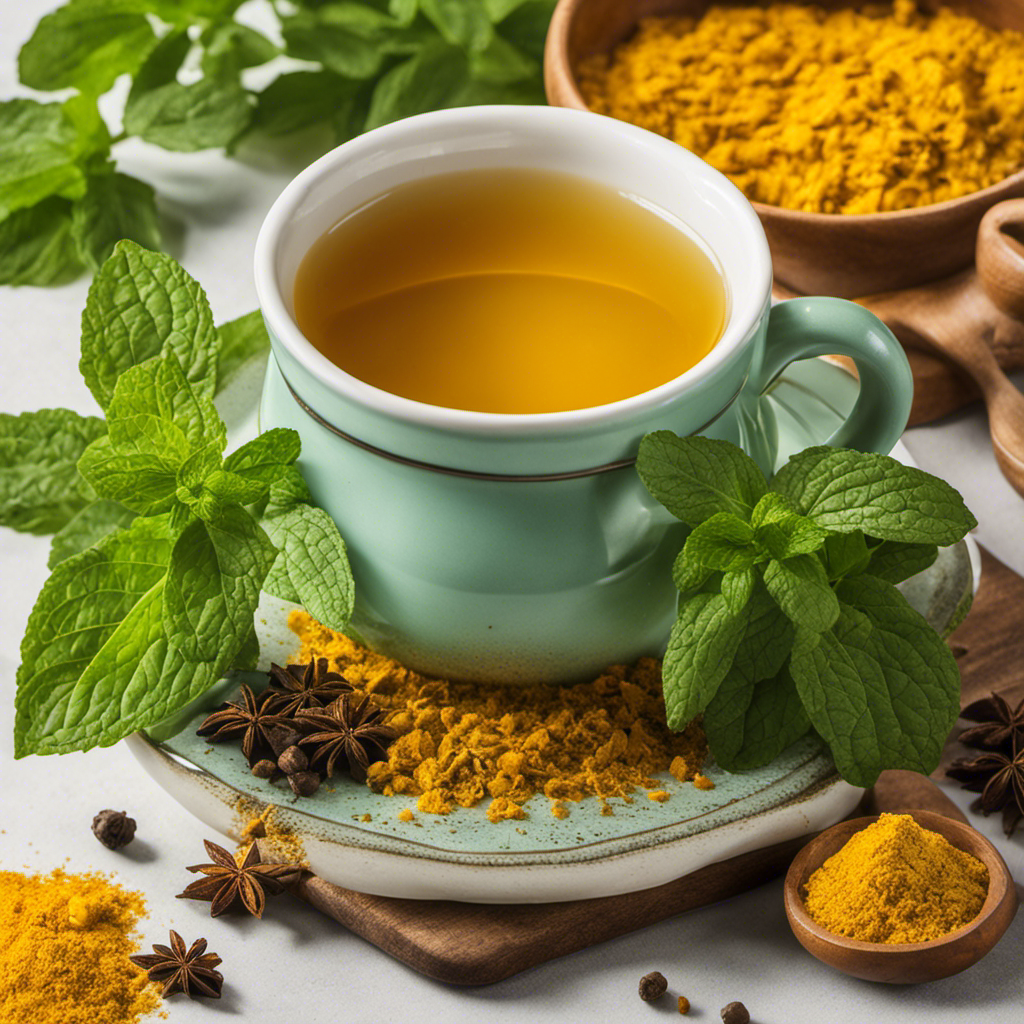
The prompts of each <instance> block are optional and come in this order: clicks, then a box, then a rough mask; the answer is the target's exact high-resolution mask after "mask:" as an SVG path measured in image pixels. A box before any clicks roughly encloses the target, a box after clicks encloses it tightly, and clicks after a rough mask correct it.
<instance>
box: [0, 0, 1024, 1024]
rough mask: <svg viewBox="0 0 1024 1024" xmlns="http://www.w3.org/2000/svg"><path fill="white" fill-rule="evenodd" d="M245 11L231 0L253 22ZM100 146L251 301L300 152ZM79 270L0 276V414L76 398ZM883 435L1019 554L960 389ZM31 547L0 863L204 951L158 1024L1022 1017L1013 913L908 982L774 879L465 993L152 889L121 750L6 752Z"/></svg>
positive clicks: (195, 261) (1018, 929)
mask: <svg viewBox="0 0 1024 1024" xmlns="http://www.w3.org/2000/svg"><path fill="white" fill-rule="evenodd" d="M52 6H53V3H51V2H50V0H17V2H14V0H6V2H5V3H3V4H2V5H0V97H2V98H8V97H10V96H12V95H14V94H15V93H19V92H20V93H24V92H25V90H23V89H21V88H20V87H19V86H17V84H16V73H15V58H16V54H17V50H18V47H19V46H20V44H21V42H22V41H24V40H25V39H27V38H28V36H29V34H30V33H31V31H32V27H33V26H34V24H35V22H36V21H37V20H38V18H39V17H40V16H41V15H42V14H43V13H45V12H46V11H48V10H49V9H50V8H51V7H52ZM259 7H260V5H259V4H258V3H257V4H249V5H246V7H245V8H244V11H245V12H248V13H249V15H250V16H251V17H252V18H253V19H254V20H255V22H257V23H258V22H259V20H260V11H259ZM115 130H116V129H115ZM288 148H294V147H287V146H286V147H285V150H287V149H288ZM117 155H118V159H119V161H120V164H121V167H122V169H123V170H125V171H127V172H129V173H133V172H134V173H138V174H139V175H140V176H141V177H143V178H144V179H145V180H147V181H149V182H151V183H153V184H154V185H155V186H156V187H157V191H158V193H159V195H160V196H161V209H162V211H163V213H164V214H165V215H166V216H167V217H169V218H171V219H172V220H173V221H175V222H176V223H177V225H178V226H177V227H176V228H175V229H174V230H173V231H172V233H171V239H172V243H173V244H172V249H173V252H174V255H175V256H176V257H177V258H178V259H179V260H180V261H181V262H182V263H183V264H184V266H185V267H186V269H187V270H188V271H189V272H190V273H191V274H192V275H193V276H195V277H196V278H197V279H198V280H199V281H200V282H201V283H202V285H203V286H204V287H205V289H206V291H207V293H208V295H209V297H210V301H211V303H212V305H213V309H214V313H215V316H216V318H217V320H218V322H219V321H222V320H225V319H229V318H231V317H234V316H237V315H239V314H241V313H245V312H247V311H248V310H250V309H253V308H254V307H255V304H256V299H255V292H254V289H253V283H252V275H251V270H250V262H251V254H252V249H253V243H254V241H255V238H256V233H257V230H258V228H259V224H260V221H261V219H262V217H263V215H264V213H265V212H266V210H267V208H268V207H269V206H270V204H271V202H272V201H273V199H274V198H275V197H276V195H277V194H278V192H279V191H280V190H281V188H282V187H283V185H284V184H285V182H286V181H287V180H288V179H289V178H290V177H291V176H293V175H294V174H295V173H296V172H297V171H298V170H299V169H300V168H301V166H302V165H303V161H304V160H305V159H306V156H307V154H301V153H295V152H292V153H287V152H285V153H283V154H279V155H277V156H273V157H272V156H269V155H266V154H260V155H258V156H250V157H249V158H248V161H247V162H239V161H237V160H236V161H229V160H227V159H225V158H223V157H222V156H220V155H219V154H198V155H179V154H171V153H166V152H164V151H162V150H156V149H151V148H149V147H146V146H144V145H141V144H138V143H135V142H132V141H130V142H128V143H126V144H124V145H122V146H121V147H119V148H118V151H117ZM87 287H88V280H87V279H86V278H82V279H81V280H79V281H77V282H75V283H73V284H70V285H67V286H65V287H62V288H57V289H35V288H20V289H11V288H0V346H2V359H0V410H3V411H5V412H10V413H18V412H22V411H24V410H30V409H37V408H40V407H43V406H68V407H70V408H73V409H77V410H78V411H80V412H82V413H94V412H97V411H98V410H97V409H96V408H95V406H94V404H93V401H92V398H91V396H90V395H89V394H88V392H87V390H86V388H85V386H84V385H83V384H82V382H81V379H80V377H79V375H78V372H77V362H78V334H79V326H78V325H79V317H80V313H81V309H82V306H83V304H84V301H85V295H86V290H87ZM905 441H906V444H907V446H908V447H909V448H910V450H911V452H912V453H913V455H914V457H915V458H916V459H917V460H918V462H919V463H920V465H922V466H923V467H924V468H925V469H928V470H930V471H931V472H934V473H937V474H939V475H942V476H944V477H945V478H946V479H948V480H949V481H950V482H951V483H953V484H954V485H955V486H956V487H958V488H959V489H960V490H961V492H962V493H963V494H964V496H965V498H966V499H967V503H968V505H969V506H970V507H971V508H972V509H973V510H974V512H975V514H976V515H977V517H978V519H979V520H980V523H981V525H980V526H979V528H978V531H977V537H978V540H979V541H980V542H982V543H983V544H986V545H987V546H988V547H989V548H990V549H991V550H992V551H993V552H994V553H995V554H997V555H998V556H999V557H1000V558H1002V559H1003V560H1004V561H1006V562H1008V563H1009V564H1010V565H1012V566H1013V567H1014V568H1015V569H1016V570H1017V571H1018V572H1024V542H1022V539H1021V534H1022V531H1024V501H1022V499H1021V498H1020V497H1018V496H1017V495H1016V494H1015V493H1014V492H1013V491H1012V490H1011V488H1010V487H1009V485H1008V484H1006V482H1005V481H1004V480H1003V478H1002V477H1001V476H1000V474H999V472H998V470H997V468H996V465H995V462H994V460H993V457H992V454H991V451H990V448H989V444H988V435H987V428H986V421H985V417H984V413H983V411H982V410H981V409H980V407H978V406H974V407H971V408H970V409H969V410H967V411H966V412H964V413H962V414H958V415H956V416H953V417H949V418H947V419H946V420H944V421H943V422H941V423H940V424H937V425H935V426H930V427H924V428H918V429H915V430H911V431H909V432H908V433H907V435H906V437H905ZM48 546H49V542H48V540H47V539H45V538H35V537H29V536H25V535H21V534H17V533H14V532H13V531H10V530H6V529H0V780H2V786H0V830H2V831H0V869H2V870H21V869H23V868H27V869H30V870H33V871H37V870H38V871H49V870H50V869H52V868H53V867H56V866H58V865H62V864H64V862H65V858H66V859H67V864H66V867H67V868H68V869H69V870H71V871H86V870H103V871H111V872H115V873H116V874H117V875H118V877H119V879H120V880H121V881H122V882H123V884H125V885H127V886H128V887H130V888H133V889H141V890H142V891H144V892H145V894H146V897H147V900H148V903H149V914H148V917H147V919H146V921H145V922H144V924H143V927H144V932H145V936H146V939H147V942H152V941H157V942H160V941H163V942H166V939H167V934H166V933H167V929H168V928H169V927H173V928H175V929H177V930H178V931H180V932H181V933H182V935H183V936H184V937H185V939H186V940H187V941H191V940H192V939H194V938H196V937H198V936H199V935H205V936H206V937H207V938H208V939H209V942H210V948H211V949H212V950H214V951H216V952H217V953H219V954H220V955H221V956H222V957H223V959H224V964H223V967H222V971H223V973H224V975H225V978H226V985H225V989H224V998H223V999H222V1000H221V1002H220V1003H219V1004H218V1003H208V1002H203V1003H198V1004H190V1003H188V1002H187V1001H186V1000H183V999H182V997H180V996H178V997H175V998H174V999H173V1000H172V1001H170V1002H169V1003H168V1004H166V1006H167V1009H168V1011H169V1014H170V1020H171V1021H172V1022H173V1024H188V1022H192V1021H196V1022H198V1021H206V1022H209V1021H211V1020H216V1019H217V1018H218V1017H223V1018H225V1019H235V1020H243V1021H247V1022H254V1024H271V1022H279V1021H280V1022H285V1024H293V1022H294V1024H298V1022H300V1021H301V1022H309V1024H327V1022H335V1021H338V1022H342V1021H345V1022H353V1024H361V1022H367V1024H370V1022H392V1021H393V1022H401V1024H417V1022H425V1021H444V1022H446V1024H447V1022H451V1024H460V1022H490V1021H495V1022H498V1021H502V1022H505V1021H507V1022H517V1024H519V1022H526V1021H530V1022H538V1024H539V1022H547V1021H551V1022H559V1024H565V1022H574V1021H587V1022H616V1024H625V1022H630V1021H652V1020H656V1019H662V1020H667V1019H679V1018H678V1016H677V1015H676V1012H675V999H674V994H676V993H680V994H685V995H686V996H687V997H688V998H689V999H690V1001H691V1003H692V1004H693V1010H692V1011H691V1017H692V1018H693V1019H695V1020H703V1021H717V1020H718V1019H719V1017H718V1009H719V1008H720V1007H721V1006H722V1005H724V1004H725V1003H727V1002H729V1001H730V1000H733V999H740V1000H743V1001H744V1002H745V1003H746V1004H747V1006H748V1008H749V1009H750V1011H751V1014H752V1017H753V1019H754V1020H755V1021H756V1022H760V1024H811V1022H814V1024H823V1022H825V1024H872V1022H876V1021H886V1022H906V1024H928V1022H943V1024H948V1022H958V1021H963V1022H975V1021H983V1020H990V1021H1006V1022H1018V1021H1022V1020H1024V985H1022V970H1021V964H1022V959H1021V948H1022V942H1024V914H1022V915H1020V916H1019V917H1018V919H1017V920H1016V922H1015V923H1014V925H1013V926H1012V927H1011V929H1010V931H1009V933H1008V934H1007V936H1006V937H1005V938H1004V940H1003V942H1002V943H1001V944H1000V946H999V947H997V948H996V950H995V951H994V952H992V953H991V954H990V955H989V956H988V957H987V958H986V959H985V960H984V961H982V963H980V964H979V965H977V966H976V967H974V968H972V969H971V970H969V971H967V972H965V973H964V974H961V975H959V976H958V977H955V978H951V979H947V980H945V981H941V982H935V983H932V984H930V985H923V986H917V987H912V988H899V987H888V986H881V985H872V984H869V983H866V982H860V981H855V980H853V979H850V978H847V977H845V976H843V975H841V974H838V973H836V972H834V971H832V970H831V969H830V968H827V967H825V966H824V965H822V964H819V963H818V962H817V961H816V960H813V959H812V958H811V957H810V956H809V955H807V954H806V953H805V952H804V951H803V950H802V949H801V947H800V946H799V945H798V944H797V943H796V941H795V939H794V938H793V937H792V935H791V934H790V931H789V928H788V926H787V924H786V919H785V915H784V912H783V908H782V898H781V882H779V881H776V882H773V883H770V884H768V885H765V886H762V887H761V888H759V889H757V890H755V891H753V892H750V893H748V894H746V895H744V896H741V897H738V898H736V899H733V900H731V901H728V902H726V903H723V904H719V905H717V906H714V907H709V908H705V909H703V910H699V911H695V912H692V913H690V914H686V915H683V916H681V917H678V918H676V919H674V920H671V921H666V922H664V923H662V924H659V925H655V926H653V927H650V928H647V929H645V930H643V931H640V932H637V933H634V934H632V935H629V936H626V937H624V938H621V939H618V940H615V941H612V942H607V943H604V944H603V945H600V946H597V947H594V948H591V949H589V950H586V951H584V952H582V953H578V954H575V955H573V956H570V957H566V958H564V959H561V960H558V961H555V962H552V963H550V964H547V965H545V966H542V967H539V968H536V969H534V970H532V971H529V972H527V973H525V974H523V975H520V976H519V977H516V978H513V979H511V980H509V981H506V982H503V983H501V984H498V985H493V986H490V987H488V988H484V989H456V988H450V987H447V986H445V985H441V984H438V983H435V982H433V981H429V980H427V979H425V978H423V977H421V976H419V975H417V974H415V973H414V972H412V971H410V970H409V969H407V968H406V967H404V966H403V965H401V964H399V963H397V962H395V961H393V960H391V959H390V958H389V957H387V956H385V955H384V954H383V953H381V952H379V951H378V950H376V949H375V948H374V947H372V946H370V945H368V944H366V943H364V942H363V941H362V940H360V939H358V938H356V937H355V936H353V935H351V934H350V933H348V932H346V931H345V930H344V929H343V928H341V927H340V926H338V925H336V924H335V923H334V922H332V921H330V920H328V919H326V918H324V917H321V916H320V915H319V914H317V913H316V912H315V911H312V910H310V909H308V908H307V907H305V906H304V905H302V904H300V903H298V902H297V901H293V900H292V899H291V898H290V897H281V898H279V899H278V900H276V901H274V902H272V903H271V904H270V907H269V910H268V914H267V917H266V918H265V919H264V920H263V921H262V922H261V921H255V920H249V919H244V920H243V919H240V918H234V917H232V918H230V919H225V918H221V919H218V920H216V921H211V920H210V919H209V917H208V916H207V913H206V911H205V909H204V905H202V904H193V903H186V902H179V901H176V900H175V899H174V894H175V893H177V892H180V891H181V889H182V888H183V887H184V885H185V884H186V883H187V882H188V881H189V880H190V879H191V878H192V877H193V876H190V875H188V874H187V873H186V872H184V870H183V865H185V864H193V863H196V862H198V861H202V860H205V859H206V858H205V854H204V852H203V849H202V839H203V838H204V836H205V835H207V831H206V830H205V829H204V828H203V826H201V825H200V823H199V822H198V821H196V820H195V819H194V818H192V817H191V816H190V815H189V814H188V813H186V812H185V811H184V810H183V809H182V808H181V807H179V806H178V805H177V804H176V803H175V802H174V801H173V800H171V799H170V798H169V797H168V796H166V795H165V794H164V793H163V791H162V790H160V789H159V788H158V787H157V786H156V785H155V784H154V783H153V782H151V781H150V779H149V778H148V777H147V776H146V775H145V774H144V773H143V772H142V771H141V769H140V768H139V767H138V766H137V765H136V763H135V762H134V760H133V759H132V757H131V756H130V755H129V754H128V752H127V751H126V750H125V749H124V748H123V746H119V747H115V748H112V749H107V750H97V751H93V752H91V753H89V754H74V755H67V756H64V757H48V758H45V759H44V758H28V759H25V760H22V761H17V762H16V761H14V759H13V756H12V744H11V738H10V736H11V722H12V718H13V715H12V700H13V693H14V675H15V670H16V668H17V664H18V660H19V659H18V645H19V642H20V638H21V634H22V632H23V629H24V626H25V621H26V619H27V617H28V613H29V610H30V608H31V605H32V602H33V600H34V598H35V595H36V593H37V591H38V589H39V587H40V586H41V585H42V582H43V580H44V579H45V577H46V569H45V563H46V558H47V553H48ZM948 791H949V792H950V793H951V794H952V795H954V797H955V798H956V799H957V800H958V802H960V803H961V805H962V806H966V804H967V803H968V802H969V801H968V800H966V799H961V798H960V796H959V794H958V792H957V791H956V790H955V788H948ZM104 807H114V808H116V809H118V810H120V809H122V808H127V809H128V811H129V813H130V814H132V815H133V816H134V817H135V818H137V820H138V823H139V832H138V839H137V840H136V841H135V843H134V844H133V845H132V846H130V847H128V848H127V849H126V850H125V851H122V852H120V853H112V852H110V851H108V850H106V849H104V848H103V847H101V846H100V845H99V844H98V843H97V842H96V840H95V839H94V838H93V836H92V834H91V833H90V831H89V824H90V821H91V819H92V816H93V814H94V813H95V812H96V811H98V810H99V809H101V808H104ZM972 820H973V823H974V824H975V825H977V827H978V828H980V829H981V830H982V831H983V832H984V833H985V834H986V835H988V836H989V837H990V838H992V839H993V840H995V841H996V842H997V845H998V846H999V847H1000V849H1001V850H1002V851H1003V853H1004V856H1005V857H1006V858H1007V860H1008V861H1009V863H1010V866H1011V868H1012V870H1013V872H1014V875H1015V877H1016V878H1017V879H1018V880H1021V879H1024V834H1018V836H1017V837H1016V838H1015V839H1013V840H1011V841H1006V840H1004V839H1003V837H1002V833H1001V831H1000V829H999V823H998V816H996V817H993V818H990V819H983V818H980V817H977V816H975V817H974V818H973V819H972ZM211 838H216V837H211ZM654 969H657V970H661V971H662V972H663V973H664V974H665V975H666V976H667V978H668V979H669V986H670V994H671V995H672V996H673V997H672V998H666V999H664V1000H662V1002H661V1003H659V1004H656V1005H645V1004H643V1003H641V1002H640V1000H639V999H638V998H637V995H636V985H637V980H638V979H639V977H640V976H641V975H642V974H644V973H646V972H647V971H650V970H654ZM0 1024H15V1022H6V1021H0ZM17 1024H20V1022H17ZM97 1024H103V1022H97Z"/></svg>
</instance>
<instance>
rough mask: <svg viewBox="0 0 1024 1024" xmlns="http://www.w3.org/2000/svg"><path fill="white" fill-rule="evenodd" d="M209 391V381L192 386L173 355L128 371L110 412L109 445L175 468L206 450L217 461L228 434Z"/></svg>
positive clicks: (168, 354)
mask: <svg viewBox="0 0 1024 1024" xmlns="http://www.w3.org/2000/svg"><path fill="white" fill-rule="evenodd" d="M209 390H210V388H209V381H207V380H203V381H202V382H200V385H199V386H196V385H193V384H191V383H190V382H189V381H188V379H187V378H186V377H185V374H184V371H183V370H182V367H181V365H180V364H179V362H178V360H177V358H176V356H175V354H174V352H173V350H170V351H168V352H166V353H165V354H164V355H163V356H162V357H154V358H152V359H147V360H145V361H144V362H142V363H139V364H138V365H136V366H131V367H129V368H128V369H127V370H125V371H124V372H123V373H122V374H121V376H120V377H118V379H117V384H116V385H115V387H114V393H113V395H112V396H111V399H110V405H109V406H108V408H107V427H108V430H109V433H110V440H111V443H112V444H113V445H114V447H115V448H116V449H117V450H118V451H119V452H121V453H122V454H127V453H132V452H138V453H143V454H150V455H161V456H165V457H167V458H168V460H169V461H173V462H175V464H177V465H180V464H181V463H182V462H183V461H184V459H186V458H187V457H188V456H189V455H190V454H191V453H193V452H197V451H199V450H200V449H203V448H205V447H207V446H208V445H213V446H214V447H215V449H216V453H217V456H219V455H220V453H221V452H223V451H224V448H225V447H226V446H227V431H226V428H225V426H224V423H223V422H222V420H221V418H220V415H219V414H218V412H217V410H216V408H215V406H214V404H213V401H212V399H211V398H210V397H209V394H208V392H209ZM219 462H220V460H219V458H218V459H217V464H218V465H219Z"/></svg>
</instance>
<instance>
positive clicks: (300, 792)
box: [288, 772, 320, 796]
mask: <svg viewBox="0 0 1024 1024" xmlns="http://www.w3.org/2000/svg"><path fill="white" fill-rule="evenodd" d="M288 785H289V786H291V787H292V792H293V793H294V794H295V795H296V796H312V795H313V794H314V793H315V792H316V791H317V790H318V789H319V788H320V776H319V775H317V773H316V772H293V773H292V774H291V775H289V776H288Z"/></svg>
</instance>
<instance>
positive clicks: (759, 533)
mask: <svg viewBox="0 0 1024 1024" xmlns="http://www.w3.org/2000/svg"><path fill="white" fill-rule="evenodd" d="M750 522H751V525H752V526H753V527H754V536H755V539H756V541H757V544H758V546H759V547H760V548H761V549H762V550H764V551H765V552H766V553H767V554H769V555H771V557H772V558H778V559H782V558H792V557H793V556H794V555H809V554H811V553H812V552H815V551H818V550H820V549H821V547H822V545H823V544H824V543H825V538H826V537H827V536H828V531H827V530H826V529H824V527H821V526H818V525H817V524H816V523H812V522H811V520H810V519H807V518H806V517H805V516H802V515H800V514H799V513H798V512H797V511H796V509H794V508H793V505H792V503H791V502H790V501H789V500H788V499H787V498H784V497H783V496H782V495H781V494H778V493H776V492H775V491H769V492H768V493H767V494H766V495H764V497H763V498H761V500H760V501H759V502H758V503H757V505H755V506H754V512H753V515H752V516H751V518H750Z"/></svg>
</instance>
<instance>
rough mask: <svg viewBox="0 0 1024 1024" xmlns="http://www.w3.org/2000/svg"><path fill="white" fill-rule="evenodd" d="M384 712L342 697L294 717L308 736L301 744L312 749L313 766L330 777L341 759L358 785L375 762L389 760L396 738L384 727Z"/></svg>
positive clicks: (390, 730) (349, 697)
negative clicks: (304, 728) (354, 703)
mask: <svg viewBox="0 0 1024 1024" xmlns="http://www.w3.org/2000/svg"><path fill="white" fill-rule="evenodd" d="M383 717H384V712H383V711H382V710H381V709H380V708H379V707H377V705H376V704H371V703H370V698H369V697H364V698H363V699H362V700H361V701H360V702H359V703H358V704H357V705H355V706H353V704H352V699H351V696H350V695H349V694H347V693H345V694H342V696H340V697H339V698H338V699H337V700H336V701H334V702H333V703H332V704H330V705H329V706H328V707H326V708H324V709H323V710H322V711H315V710H309V711H302V712H300V713H299V714H298V715H296V716H295V721H296V722H301V723H302V724H303V725H304V726H305V727H306V728H307V729H309V730H310V732H309V734H308V735H306V736H303V737H302V739H301V740H299V743H300V745H302V746H308V747H312V748H313V751H312V753H311V754H310V758H309V763H310V767H312V768H316V769H318V770H320V771H322V772H323V773H324V774H325V775H326V776H327V777H328V778H330V777H331V776H332V775H333V774H334V766H335V764H336V763H337V761H338V758H342V759H343V760H344V762H345V764H346V765H347V767H348V770H349V774H350V775H351V776H352V778H354V779H355V780H356V781H357V782H365V781H366V769H367V768H368V767H369V766H370V764H371V763H372V762H374V761H383V760H384V758H385V757H387V748H388V746H389V745H390V744H391V742H392V741H393V740H394V739H395V737H396V735H397V733H396V732H395V730H394V729H392V728H390V727H389V726H387V725H384V724H382V722H381V719H382V718H383Z"/></svg>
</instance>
